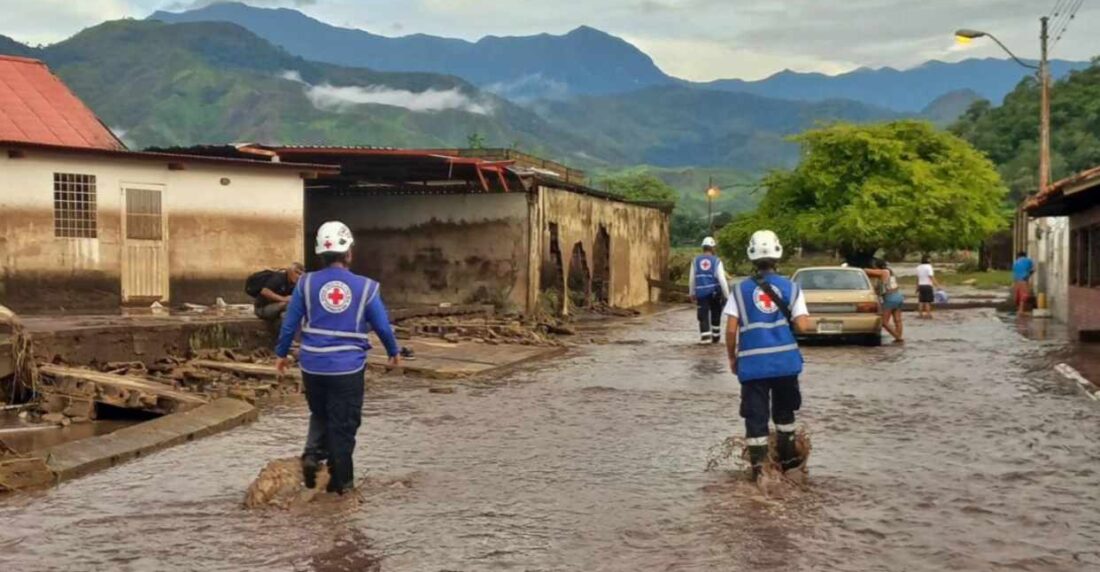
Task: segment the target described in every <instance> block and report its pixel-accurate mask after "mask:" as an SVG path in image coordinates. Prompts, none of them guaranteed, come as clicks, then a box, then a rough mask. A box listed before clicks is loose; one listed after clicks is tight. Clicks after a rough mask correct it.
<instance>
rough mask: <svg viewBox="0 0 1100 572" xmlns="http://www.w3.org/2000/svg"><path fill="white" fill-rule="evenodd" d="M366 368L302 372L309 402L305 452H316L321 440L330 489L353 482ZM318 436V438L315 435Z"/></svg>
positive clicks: (347, 485)
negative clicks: (345, 371) (349, 371)
mask: <svg viewBox="0 0 1100 572" xmlns="http://www.w3.org/2000/svg"><path fill="white" fill-rule="evenodd" d="M364 376H365V370H359V371H357V372H355V373H352V374H347V375H316V374H311V373H306V372H302V380H303V381H304V382H305V389H306V401H307V402H309V434H308V435H307V436H306V454H317V452H319V451H318V450H319V448H320V444H321V443H323V447H324V449H327V450H328V465H329V474H330V475H331V479H330V480H329V486H328V488H329V490H330V491H341V490H344V489H348V488H351V487H352V486H354V484H355V467H354V464H353V462H352V453H354V452H355V434H356V432H358V431H359V424H360V423H361V422H362V419H363V392H364V384H365V377H364ZM319 435H320V436H321V438H318V436H319Z"/></svg>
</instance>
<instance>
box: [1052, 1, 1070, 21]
mask: <svg viewBox="0 0 1100 572" xmlns="http://www.w3.org/2000/svg"><path fill="white" fill-rule="evenodd" d="M1066 3H1067V0H1057V2H1055V3H1054V7H1053V8H1051V9H1050V14H1047V18H1050V19H1052V20H1053V19H1054V18H1057V17H1058V16H1061V15H1062V10H1063V9H1064V8H1065V4H1066Z"/></svg>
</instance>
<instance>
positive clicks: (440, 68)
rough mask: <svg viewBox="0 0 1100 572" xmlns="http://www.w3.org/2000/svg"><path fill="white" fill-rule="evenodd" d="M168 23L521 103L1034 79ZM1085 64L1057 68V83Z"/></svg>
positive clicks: (509, 41) (245, 17) (992, 90)
mask: <svg viewBox="0 0 1100 572" xmlns="http://www.w3.org/2000/svg"><path fill="white" fill-rule="evenodd" d="M150 18H151V19H155V20H161V21H165V22H177V23H178V22H200V21H220V22H232V23H234V24H237V25H239V26H241V27H243V28H246V29H248V30H250V31H251V32H253V33H255V34H256V35H258V36H260V37H262V38H264V39H267V40H268V41H270V42H272V43H273V44H275V45H277V46H282V47H283V48H285V49H286V50H287V51H289V52H290V53H292V54H295V55H298V56H301V57H304V58H306V59H310V60H314V61H319V62H327V63H334V64H340V65H345V66H352V67H366V68H370V69H375V70H380V71H422V72H431V73H442V74H450V75H455V76H458V77H461V78H463V79H465V80H467V81H469V82H471V83H473V84H474V85H477V86H480V87H482V88H484V89H486V90H488V91H491V92H494V93H497V94H499V95H501V96H503V97H505V98H508V99H511V100H513V101H517V102H529V101H531V100H536V99H564V98H567V97H569V96H575V95H607V94H617V93H627V92H632V91H636V90H639V89H645V88H649V87H661V86H671V85H687V86H693V87H701V88H705V89H709V90H717V91H731V92H740V93H751V94H755V95H760V96H764V97H771V98H780V99H789V100H797V101H827V100H832V99H850V100H853V101H858V102H862V103H867V104H871V105H874V106H877V107H883V108H887V109H891V110H893V111H896V112H901V113H919V112H921V111H922V110H924V109H925V108H926V107H928V106H929V105H931V104H932V103H933V102H934V101H935V100H936V99H937V98H939V97H941V96H943V95H945V94H947V93H949V92H955V91H962V90H969V91H973V92H974V93H977V94H978V95H979V96H980V97H982V98H985V99H989V100H991V101H993V102H997V103H999V102H1000V101H1001V99H1002V98H1003V97H1004V96H1005V94H1007V93H1008V92H1009V91H1011V90H1012V88H1013V87H1015V85H1016V84H1017V83H1019V81H1020V80H1021V79H1023V78H1024V77H1026V76H1027V75H1029V74H1030V73H1031V72H1030V71H1029V70H1026V69H1024V68H1022V67H1020V66H1019V65H1017V64H1015V63H1014V62H1012V61H1011V60H999V59H970V60H965V61H962V62H957V63H946V62H940V61H930V62H927V63H925V64H923V65H920V66H917V67H915V68H912V69H906V70H897V69H893V68H889V67H887V68H880V69H869V68H861V69H858V70H855V71H852V72H849V73H844V74H840V75H836V76H829V75H824V74H818V73H800V72H794V71H789V70H788V71H783V72H779V73H777V74H775V75H772V76H770V77H768V78H765V79H762V80H757V81H745V80H738V79H725V80H717V81H712V82H706V83H698V84H693V83H691V82H687V81H684V80H681V79H677V78H674V77H671V76H669V75H668V74H666V73H665V72H663V71H661V69H660V68H658V67H657V65H656V64H655V63H654V62H653V59H652V58H650V57H649V56H648V55H646V54H645V53H644V52H643V51H641V50H640V49H638V48H637V47H635V46H633V45H631V44H629V43H628V42H626V41H624V40H622V39H620V38H617V37H615V36H612V35H610V34H607V33H604V32H602V31H599V30H596V29H593V28H589V27H584V26H582V27H580V28H577V29H575V30H573V31H571V32H569V33H567V34H564V35H557V36H556V35H549V34H539V35H535V36H520V37H497V36H489V37H485V38H482V39H481V40H478V41H477V42H469V41H465V40H459V39H453V38H441V37H437V36H429V35H424V34H415V35H410V36H403V37H396V38H391V37H386V36H381V35H377V34H372V33H369V32H366V31H364V30H358V29H350V28H341V27H337V26H332V25H330V24H327V23H324V22H321V21H319V20H316V19H314V18H310V17H309V16H306V15H305V14H302V13H301V12H298V11H296V10H292V9H288V8H274V9H273V8H260V7H252V6H248V5H245V4H241V3H236V2H219V3H215V4H211V5H209V6H206V7H203V8H198V9H194V10H188V11H184V12H179V13H173V12H165V11H158V12H156V13H154V14H153V15H152V16H150ZM1085 67H1088V63H1087V62H1071V61H1064V60H1053V61H1052V62H1051V72H1052V74H1053V76H1054V77H1055V78H1060V77H1062V76H1064V75H1065V74H1067V73H1068V72H1069V71H1071V70H1075V69H1083V68H1085Z"/></svg>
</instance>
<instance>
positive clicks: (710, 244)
mask: <svg viewBox="0 0 1100 572" xmlns="http://www.w3.org/2000/svg"><path fill="white" fill-rule="evenodd" d="M715 246H718V242H717V241H716V240H714V237H713V236H708V237H706V238H704V239H703V248H714V247H715Z"/></svg>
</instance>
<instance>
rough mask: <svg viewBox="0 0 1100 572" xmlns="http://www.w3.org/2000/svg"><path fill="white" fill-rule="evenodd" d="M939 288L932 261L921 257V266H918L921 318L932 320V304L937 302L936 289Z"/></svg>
mask: <svg viewBox="0 0 1100 572" xmlns="http://www.w3.org/2000/svg"><path fill="white" fill-rule="evenodd" d="M939 287H940V283H939V282H938V281H936V271H935V269H933V268H932V259H931V258H930V257H928V256H927V255H925V256H923V257H921V260H920V266H917V302H918V305H919V307H918V310H919V312H920V313H919V314H918V315H919V316H920V317H921V318H924V319H927V320H931V319H932V304H933V303H934V302H935V301H936V289H937V288H939Z"/></svg>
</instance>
